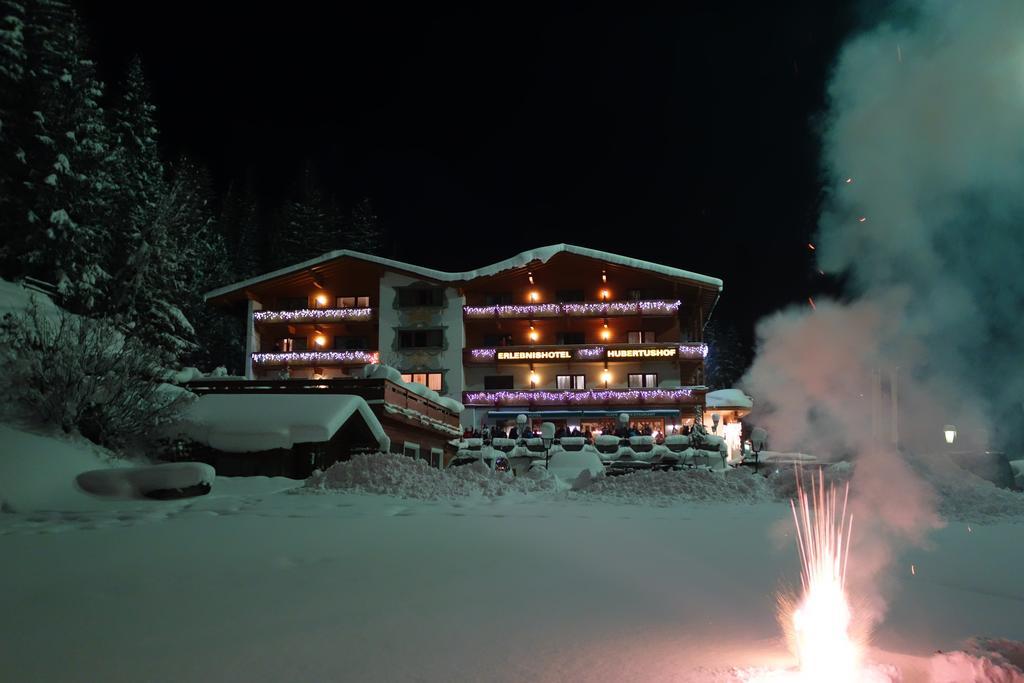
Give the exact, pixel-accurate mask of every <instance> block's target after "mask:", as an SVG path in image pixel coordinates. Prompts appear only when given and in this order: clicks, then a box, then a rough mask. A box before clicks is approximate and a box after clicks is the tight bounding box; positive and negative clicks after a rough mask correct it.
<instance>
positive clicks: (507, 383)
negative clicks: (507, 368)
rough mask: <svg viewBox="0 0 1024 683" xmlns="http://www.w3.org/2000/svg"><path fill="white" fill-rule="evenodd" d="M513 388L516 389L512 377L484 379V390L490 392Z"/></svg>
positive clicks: (488, 377) (487, 377) (489, 376)
mask: <svg viewBox="0 0 1024 683" xmlns="http://www.w3.org/2000/svg"><path fill="white" fill-rule="evenodd" d="M512 388H514V387H513V385H512V375H487V376H486V377H484V389H486V390H488V391H499V390H501V389H512Z"/></svg>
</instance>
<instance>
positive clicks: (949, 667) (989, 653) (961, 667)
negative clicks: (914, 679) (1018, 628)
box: [928, 638, 1024, 683]
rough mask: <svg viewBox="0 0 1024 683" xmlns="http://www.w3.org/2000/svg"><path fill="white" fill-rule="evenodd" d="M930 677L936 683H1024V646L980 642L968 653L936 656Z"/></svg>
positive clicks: (930, 663)
mask: <svg viewBox="0 0 1024 683" xmlns="http://www.w3.org/2000/svg"><path fill="white" fill-rule="evenodd" d="M929 674H930V676H929V679H928V680H929V681H931V682H932V683H1024V643H1022V642H1018V641H1013V640H1002V639H989V638H976V639H973V640H971V641H970V642H969V643H968V647H967V650H966V651H957V652H939V653H938V654H935V655H932V657H931V659H930V660H929Z"/></svg>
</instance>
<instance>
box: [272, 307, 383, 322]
mask: <svg viewBox="0 0 1024 683" xmlns="http://www.w3.org/2000/svg"><path fill="white" fill-rule="evenodd" d="M372 317H373V309H372V308H303V309H300V310H297V311H253V314H252V319H253V320H254V321H256V322H261V323H290V322H302V321H306V320H310V321H317V320H321V321H323V322H332V321H340V320H366V319H369V318H372Z"/></svg>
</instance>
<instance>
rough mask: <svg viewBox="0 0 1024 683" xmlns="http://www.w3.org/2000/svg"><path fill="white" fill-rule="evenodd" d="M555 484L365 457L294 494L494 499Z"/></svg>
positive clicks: (474, 468) (479, 467) (470, 468)
mask: <svg viewBox="0 0 1024 683" xmlns="http://www.w3.org/2000/svg"><path fill="white" fill-rule="evenodd" d="M558 487H559V482H558V481H557V479H556V478H555V477H551V476H550V475H548V476H545V475H536V476H534V477H513V476H512V475H511V474H509V473H506V472H491V471H490V470H489V469H488V468H487V466H486V465H483V464H482V463H479V464H471V465H463V466H461V467H450V468H447V469H443V470H440V469H437V468H434V467H430V466H429V465H428V464H427V462H426V461H425V460H420V459H414V458H410V457H407V456H404V455H396V454H393V453H363V454H357V455H354V456H353V457H352V459H351V460H349V461H348V462H339V463H335V464H334V465H331V467H329V468H328V469H327V470H325V471H323V472H320V471H317V472H314V473H313V475H312V476H311V477H310V478H309V479H307V480H306V483H305V484H304V485H303V486H302V487H301V488H299V489H295V491H296V492H307V493H309V492H312V493H376V494H381V495H387V496H396V497H398V498H420V499H425V500H438V499H445V498H462V497H467V496H479V495H482V496H486V497H498V496H505V495H509V494H527V493H534V492H538V491H554V490H556V489H557V488H558Z"/></svg>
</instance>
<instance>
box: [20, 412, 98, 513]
mask: <svg viewBox="0 0 1024 683" xmlns="http://www.w3.org/2000/svg"><path fill="white" fill-rule="evenodd" d="M109 462H110V456H109V454H107V453H106V452H105V451H103V449H101V448H99V447H98V446H96V445H94V444H92V443H89V442H88V441H85V440H84V439H80V440H72V439H70V438H60V437H57V436H43V435H41V434H33V433H31V432H25V431H22V430H20V429H15V428H14V427H11V426H8V425H0V510H3V511H5V512H29V511H34V510H57V509H61V510H78V509H89V508H92V507H95V505H94V504H93V502H92V501H91V500H90V499H89V497H88V496H86V495H85V494H83V493H82V492H81V491H79V490H78V489H76V488H75V477H77V476H78V475H79V474H81V473H82V472H85V471H87V470H94V469H96V468H98V467H103V466H104V465H108V464H109Z"/></svg>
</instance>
